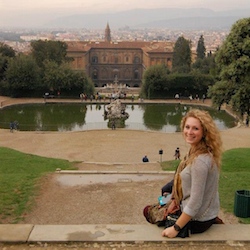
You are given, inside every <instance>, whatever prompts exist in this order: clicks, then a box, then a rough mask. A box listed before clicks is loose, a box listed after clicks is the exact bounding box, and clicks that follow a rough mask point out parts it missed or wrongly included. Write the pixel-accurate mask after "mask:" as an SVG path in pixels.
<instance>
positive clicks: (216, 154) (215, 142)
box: [181, 109, 222, 167]
mask: <svg viewBox="0 0 250 250" xmlns="http://www.w3.org/2000/svg"><path fill="white" fill-rule="evenodd" d="M189 117H193V118H196V119H198V120H199V121H200V123H201V127H202V129H203V137H202V139H201V141H200V142H199V143H198V145H197V146H195V148H192V149H191V152H190V157H189V158H188V160H187V162H186V164H188V163H191V162H192V161H193V160H194V159H195V158H196V157H197V156H198V155H199V154H204V153H210V154H212V155H213V159H214V161H215V163H216V165H217V167H220V165H221V154H222V140H221V136H220V132H219V130H218V128H217V126H216V124H215V123H214V121H213V119H212V117H211V116H210V114H209V113H208V112H207V111H204V110H200V109H191V110H190V111H188V112H187V114H186V115H185V116H184V117H183V118H182V120H181V130H182V132H183V130H184V126H185V123H186V120H187V118H189Z"/></svg>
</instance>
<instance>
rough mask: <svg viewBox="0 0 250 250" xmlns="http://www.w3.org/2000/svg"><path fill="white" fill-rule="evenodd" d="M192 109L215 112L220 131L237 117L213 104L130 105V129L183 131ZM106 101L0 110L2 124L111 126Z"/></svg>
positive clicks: (28, 127) (41, 128) (69, 127)
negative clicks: (216, 107)
mask: <svg viewBox="0 0 250 250" xmlns="http://www.w3.org/2000/svg"><path fill="white" fill-rule="evenodd" d="M190 108H202V109H205V110H207V111H209V113H210V114H211V116H212V117H213V119H214V121H215V123H216V125H217V126H218V128H219V129H220V130H224V129H227V128H231V127H234V126H235V119H234V118H233V117H232V116H230V115H228V114H227V113H226V112H225V111H223V110H221V111H217V110H214V109H212V108H209V107H199V106H188V105H181V104H140V105H137V104H136V105H126V112H127V113H128V114H129V118H128V119H127V120H126V121H125V128H126V129H137V130H155V131H164V132H178V131H180V127H179V125H180V121H181V118H182V117H183V115H185V113H186V112H187V111H188V110H189V109H190ZM104 111H105V105H104V104H82V103H71V104H69V103H65V104H62V103H60V104H57V103H54V104H49V103H47V104H24V105H13V106H9V107H5V108H3V109H1V110H0V127H1V128H5V129H7V128H9V126H10V122H11V121H18V124H19V129H20V130H21V131H82V130H89V129H108V120H105V119H104Z"/></svg>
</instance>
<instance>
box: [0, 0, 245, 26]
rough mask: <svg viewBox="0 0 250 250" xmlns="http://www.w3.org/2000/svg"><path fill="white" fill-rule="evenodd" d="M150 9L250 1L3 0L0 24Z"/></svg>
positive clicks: (241, 5)
mask: <svg viewBox="0 0 250 250" xmlns="http://www.w3.org/2000/svg"><path fill="white" fill-rule="evenodd" d="M138 8H144V9H150V8H207V9H211V10H213V11H226V10H233V9H248V8H249V9H250V1H249V0H238V1H237V0H220V1H218V0H176V1H174V2H173V1H169V0H156V1H153V0H137V1H134V0H127V1H123V2H120V1H117V0H91V1H89V0H50V1H49V0H43V1H34V0H0V26H4V25H5V26H6V25H7V26H15V25H21V24H22V25H27V24H31V23H32V24H37V25H42V24H44V23H46V21H50V20H53V19H55V18H58V17H65V16H70V15H76V14H86V13H87V14H96V13H110V12H113V13H114V12H120V11H125V10H131V9H138Z"/></svg>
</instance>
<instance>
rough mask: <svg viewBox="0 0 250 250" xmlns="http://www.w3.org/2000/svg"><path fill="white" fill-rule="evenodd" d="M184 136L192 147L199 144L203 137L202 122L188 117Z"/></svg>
mask: <svg viewBox="0 0 250 250" xmlns="http://www.w3.org/2000/svg"><path fill="white" fill-rule="evenodd" d="M183 134H184V138H185V140H186V142H187V143H189V144H190V145H191V146H195V145H196V144H198V143H199V142H200V140H201V139H202V136H203V129H202V126H201V123H200V121H199V120H198V119H196V118H194V117H188V118H187V120H186V122H185V125H184V129H183Z"/></svg>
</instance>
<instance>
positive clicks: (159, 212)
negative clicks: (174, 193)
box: [143, 203, 169, 227]
mask: <svg viewBox="0 0 250 250" xmlns="http://www.w3.org/2000/svg"><path fill="white" fill-rule="evenodd" d="M168 206H169V203H167V204H165V205H163V206H161V205H159V203H157V204H154V205H150V206H146V207H145V208H144V210H143V214H144V216H145V218H146V220H147V221H148V222H149V223H151V224H156V225H157V226H158V227H164V226H165V220H166V211H167V209H168Z"/></svg>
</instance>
